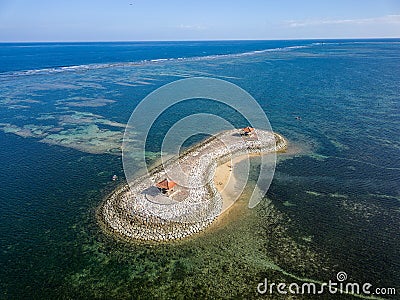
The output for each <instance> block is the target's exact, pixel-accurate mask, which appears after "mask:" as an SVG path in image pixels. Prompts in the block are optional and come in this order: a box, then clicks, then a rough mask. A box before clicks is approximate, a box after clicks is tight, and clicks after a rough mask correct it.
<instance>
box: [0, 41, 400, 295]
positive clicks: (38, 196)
mask: <svg viewBox="0 0 400 300" xmlns="http://www.w3.org/2000/svg"><path fill="white" fill-rule="evenodd" d="M398 70H400V40H398V39H386V40H384V39H381V40H315V41H314V40H300V41H296V40H291V41H210V42H207V41H201V42H121V43H114V42H113V43H17V44H7V43H3V44H0V141H1V144H0V145H1V147H0V165H1V169H0V170H1V172H0V211H1V214H0V215H1V222H0V263H1V268H0V298H3V299H24V298H26V299H32V298H34V299H55V298H66V299H69V298H74V299H75V298H87V299H93V298H106V299H109V298H116V299H123V298H143V299H150V298H151V299H154V298H195V297H196V298H201V299H203V298H246V299H251V298H257V297H258V296H259V295H257V285H258V283H259V282H263V281H264V278H268V280H269V282H285V283H288V284H289V283H291V282H297V283H302V282H306V281H307V280H315V281H317V282H320V283H321V282H328V281H329V280H335V279H336V275H337V273H338V272H346V273H347V276H348V281H351V282H359V283H365V282H368V283H371V284H372V285H373V286H374V287H395V288H397V292H398V293H400V289H399V288H400V286H399V282H400V255H399V249H400V235H399V226H400V159H399V150H400V138H399V131H400V118H399V116H400V72H398ZM190 77H212V78H218V79H223V80H227V81H229V82H232V83H234V84H236V85H238V86H240V87H241V88H243V89H244V90H246V91H248V92H249V93H250V94H251V95H252V96H253V97H254V98H255V99H256V100H257V102H258V103H259V104H260V106H261V107H262V109H263V110H264V111H265V113H266V115H267V116H268V118H269V121H270V123H271V126H272V128H273V130H274V131H276V132H278V133H280V134H282V135H284V136H285V137H286V138H287V139H288V141H289V150H290V151H289V152H290V153H288V154H280V155H278V164H277V167H276V173H275V177H274V180H273V181H272V184H271V187H270V189H269V191H268V193H267V195H266V197H265V199H264V200H263V201H262V203H261V204H260V205H258V206H257V207H256V208H254V209H247V208H246V205H245V204H246V201H247V199H246V196H247V195H246V193H244V195H243V197H242V198H241V200H239V202H238V204H237V205H236V208H234V209H233V210H232V212H230V213H229V216H228V217H226V220H225V221H224V222H221V224H219V225H218V226H214V227H212V228H211V229H209V230H207V231H206V232H205V233H203V234H201V235H199V236H197V237H195V238H191V239H188V240H183V241H179V242H172V243H166V244H159V245H156V244H143V243H126V242H123V241H121V240H119V239H116V238H114V237H112V236H110V235H108V234H106V233H104V232H103V231H102V229H101V228H100V226H99V224H98V222H97V219H96V213H97V209H98V207H99V205H100V204H101V202H102V201H103V199H104V197H105V196H106V195H107V194H108V193H110V192H111V191H112V190H113V189H115V188H116V187H117V186H118V185H119V184H121V183H122V182H123V181H124V172H123V168H122V161H121V155H120V146H121V142H122V136H123V132H124V126H125V124H126V123H127V121H128V119H129V117H130V114H131V113H132V111H133V110H134V108H135V107H136V106H137V105H138V104H139V103H140V101H141V100H142V99H143V98H144V97H146V95H148V94H149V93H150V92H152V91H154V90H155V89H156V88H158V87H161V86H163V85H164V84H167V83H170V82H173V81H175V80H178V79H183V78H190ZM201 112H205V113H213V114H217V115H219V116H221V117H224V118H226V119H228V120H230V121H231V122H232V123H235V122H237V124H239V125H240V124H241V120H240V118H237V117H236V116H235V115H234V114H233V112H232V111H230V110H229V109H228V110H227V109H226V108H224V107H221V106H220V105H218V104H215V103H210V101H207V100H206V99H192V100H190V101H187V102H185V103H184V104H182V105H181V106H180V107H179V109H175V110H171V111H169V112H168V114H166V115H165V116H163V117H161V118H160V119H159V120H157V122H155V124H154V128H153V129H152V134H151V135H150V136H149V138H148V140H147V144H148V147H147V150H148V151H147V155H148V161H149V162H150V163H151V162H154V161H156V160H157V158H159V156H160V145H161V141H162V138H163V137H164V135H165V132H166V130H168V128H169V127H170V126H172V125H173V124H174V122H176V121H177V120H179V119H181V118H183V117H185V116H188V115H190V114H192V113H201ZM299 117H300V118H299ZM202 138H204V136H199V137H197V138H196V137H194V138H193V139H191V140H190V141H187V145H186V146H190V145H191V144H193V143H196V142H198V141H199V140H201V139H202ZM138 170H139V166H138ZM251 170H252V174H253V175H254V177H256V174H257V172H258V169H257V161H254V162H253V163H252V169H251ZM114 174H116V175H117V176H118V178H119V179H118V180H117V181H112V180H111V179H112V176H113V175H114ZM274 296H275V297H276V298H282V299H285V297H284V296H282V295H279V294H275V295H274ZM326 296H327V297H328V296H329V295H326ZM392 297H393V296H392ZM395 297H396V296H394V297H393V298H395ZM397 297H398V296H397Z"/></svg>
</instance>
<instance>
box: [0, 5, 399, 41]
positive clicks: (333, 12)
mask: <svg viewBox="0 0 400 300" xmlns="http://www.w3.org/2000/svg"><path fill="white" fill-rule="evenodd" d="M368 37H400V0H319V1H316V0H297V1H296V0H275V1H271V0H247V1H246V0H230V1H228V0H213V1H211V0H127V1H125V0H96V1H94V0H69V1H66V0H37V1H34V0H0V41H1V42H6V41H129V40H215V39H303V38H310V39H311V38H368Z"/></svg>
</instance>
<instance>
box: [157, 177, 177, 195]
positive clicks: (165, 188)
mask: <svg viewBox="0 0 400 300" xmlns="http://www.w3.org/2000/svg"><path fill="white" fill-rule="evenodd" d="M175 186H176V182H174V181H172V180H168V179H167V178H166V179H164V180H163V181H160V182H159V183H157V184H156V187H158V189H159V190H160V191H161V192H162V193H163V194H170V193H171V192H173V191H174V187H175Z"/></svg>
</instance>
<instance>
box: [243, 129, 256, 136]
mask: <svg viewBox="0 0 400 300" xmlns="http://www.w3.org/2000/svg"><path fill="white" fill-rule="evenodd" d="M242 130H243V133H244V135H250V134H252V133H254V128H253V127H245V128H243V129H242Z"/></svg>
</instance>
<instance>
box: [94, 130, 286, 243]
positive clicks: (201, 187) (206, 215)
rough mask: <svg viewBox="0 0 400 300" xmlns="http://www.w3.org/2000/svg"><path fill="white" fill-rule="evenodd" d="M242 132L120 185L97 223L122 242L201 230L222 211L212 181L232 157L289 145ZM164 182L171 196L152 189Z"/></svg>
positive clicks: (215, 139) (208, 143)
mask: <svg viewBox="0 0 400 300" xmlns="http://www.w3.org/2000/svg"><path fill="white" fill-rule="evenodd" d="M242 133H243V132H241V131H240V130H228V131H224V132H221V133H219V134H217V135H215V136H213V137H210V138H208V139H206V140H205V141H203V142H201V143H200V144H198V145H196V146H194V147H192V148H190V149H189V150H187V151H185V152H184V153H183V154H182V155H180V156H179V157H177V158H173V159H170V160H168V161H167V162H164V163H163V164H162V165H160V166H158V167H156V168H154V169H153V170H151V171H150V172H149V174H146V175H144V176H141V177H139V178H137V179H136V180H135V181H134V182H132V183H131V184H130V185H124V186H122V187H119V188H118V189H117V190H115V191H114V192H113V193H112V194H111V195H109V196H108V197H107V198H106V199H105V200H104V201H103V203H102V205H101V207H100V209H99V217H100V219H101V223H103V224H104V227H105V228H106V229H107V230H108V231H109V232H112V233H115V234H117V235H119V236H122V237H124V238H125V239H133V240H143V241H168V240H174V239H182V238H185V237H188V236H191V235H193V234H195V233H198V232H200V231H202V230H204V229H205V228H206V227H208V226H209V225H210V224H211V223H212V222H213V221H214V220H215V218H216V217H217V216H218V215H219V214H220V213H221V210H222V201H223V199H222V197H221V195H220V194H219V192H218V191H217V189H216V187H215V186H214V181H213V177H214V173H215V169H216V168H217V166H218V165H219V164H221V163H224V162H226V161H228V160H230V159H231V158H233V157H236V156H240V155H245V154H252V153H272V152H279V151H284V150H285V149H286V147H287V142H286V140H285V139H284V138H283V137H282V136H281V135H279V134H276V133H272V132H269V131H263V130H255V131H254V132H253V133H252V134H251V135H243V134H242ZM177 174H178V175H177ZM177 177H178V178H177ZM164 178H170V179H171V178H172V179H173V180H175V181H176V182H177V183H178V185H177V188H176V192H174V193H173V194H172V195H169V196H167V195H163V194H162V193H161V192H160V191H158V190H157V189H156V188H155V184H156V183H157V182H159V181H160V180H162V179H164ZM176 179H177V180H176ZM150 191H151V192H150ZM150 194H151V196H150ZM165 197H168V198H165ZM154 199H160V200H163V201H155V200H154ZM164 200H167V201H164Z"/></svg>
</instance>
